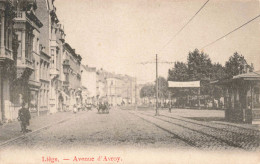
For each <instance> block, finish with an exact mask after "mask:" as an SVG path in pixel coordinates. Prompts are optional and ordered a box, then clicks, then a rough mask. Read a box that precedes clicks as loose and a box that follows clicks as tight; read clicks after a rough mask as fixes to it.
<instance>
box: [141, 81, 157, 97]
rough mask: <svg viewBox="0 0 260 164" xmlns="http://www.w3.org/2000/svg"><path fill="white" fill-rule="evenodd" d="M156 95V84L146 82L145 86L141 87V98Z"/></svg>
mask: <svg viewBox="0 0 260 164" xmlns="http://www.w3.org/2000/svg"><path fill="white" fill-rule="evenodd" d="M154 95H155V90H154V85H152V84H146V85H145V86H143V87H142V88H141V91H140V97H141V98H145V97H147V98H151V97H154Z"/></svg>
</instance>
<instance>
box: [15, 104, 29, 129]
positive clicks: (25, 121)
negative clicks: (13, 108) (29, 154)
mask: <svg viewBox="0 0 260 164" xmlns="http://www.w3.org/2000/svg"><path fill="white" fill-rule="evenodd" d="M30 119H31V114H30V111H29V109H28V108H27V107H26V105H25V103H24V102H23V103H22V108H21V109H20V110H19V111H18V120H19V121H20V124H21V132H23V133H27V132H30V131H31V130H29V129H27V126H29V125H30Z"/></svg>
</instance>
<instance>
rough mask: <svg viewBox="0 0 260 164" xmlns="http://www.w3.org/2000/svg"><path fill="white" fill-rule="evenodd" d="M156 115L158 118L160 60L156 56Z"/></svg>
mask: <svg viewBox="0 0 260 164" xmlns="http://www.w3.org/2000/svg"><path fill="white" fill-rule="evenodd" d="M155 115H156V116H158V115H159V112H158V58H157V54H156V108H155Z"/></svg>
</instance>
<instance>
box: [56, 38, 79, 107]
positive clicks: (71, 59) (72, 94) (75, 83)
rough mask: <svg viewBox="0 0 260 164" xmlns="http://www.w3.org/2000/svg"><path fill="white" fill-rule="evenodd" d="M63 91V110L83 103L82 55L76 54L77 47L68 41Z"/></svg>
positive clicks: (66, 44)
mask: <svg viewBox="0 0 260 164" xmlns="http://www.w3.org/2000/svg"><path fill="white" fill-rule="evenodd" d="M63 49H64V52H63V73H64V79H63V81H62V83H63V93H65V94H60V96H59V99H60V100H62V102H63V106H66V108H63V110H65V109H66V110H72V109H73V105H78V104H81V103H82V90H81V69H80V65H81V59H82V58H81V56H80V55H78V54H76V52H75V49H72V48H71V46H70V45H69V44H68V43H65V44H64V45H63Z"/></svg>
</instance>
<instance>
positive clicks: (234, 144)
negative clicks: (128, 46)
mask: <svg viewBox="0 0 260 164" xmlns="http://www.w3.org/2000/svg"><path fill="white" fill-rule="evenodd" d="M141 114H144V113H141ZM144 115H147V114H144ZM148 116H151V115H148ZM152 117H154V118H156V119H159V120H161V121H165V122H167V123H170V124H173V125H177V126H180V127H182V128H186V129H189V130H191V131H194V132H197V133H200V134H202V135H205V136H208V137H212V138H214V139H215V140H219V141H221V142H224V143H226V144H227V145H229V146H232V147H236V148H241V149H244V148H243V147H242V146H241V145H239V144H236V143H234V142H231V141H228V140H225V139H223V138H220V137H216V136H214V135H211V134H208V133H206V132H203V131H199V130H196V129H193V128H190V127H189V126H185V125H182V124H178V123H174V122H171V121H168V120H164V119H161V118H158V117H155V116H152ZM197 125H199V126H202V125H200V124H197Z"/></svg>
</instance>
